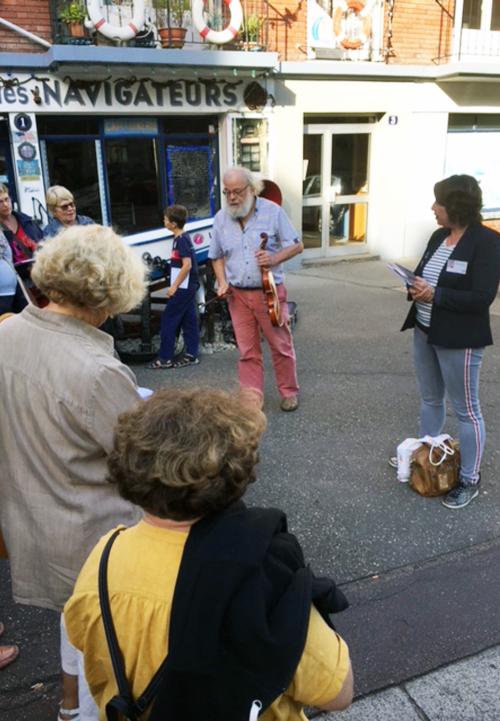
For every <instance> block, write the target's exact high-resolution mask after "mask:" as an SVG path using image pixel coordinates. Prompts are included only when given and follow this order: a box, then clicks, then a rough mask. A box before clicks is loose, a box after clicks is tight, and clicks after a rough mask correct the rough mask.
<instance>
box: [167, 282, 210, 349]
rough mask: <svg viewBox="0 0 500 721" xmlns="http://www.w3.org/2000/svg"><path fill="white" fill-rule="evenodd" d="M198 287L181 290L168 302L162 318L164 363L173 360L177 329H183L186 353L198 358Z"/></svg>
mask: <svg viewBox="0 0 500 721" xmlns="http://www.w3.org/2000/svg"><path fill="white" fill-rule="evenodd" d="M197 290H198V287H197V286H196V287H195V288H179V289H178V290H177V291H176V292H175V293H174V295H173V296H172V297H171V298H170V299H169V300H168V301H167V305H166V306H165V310H164V311H163V315H162V317H161V328H160V339H161V343H160V352H159V354H158V355H159V357H160V358H161V360H163V361H167V360H173V357H174V351H175V339H176V335H177V329H178V328H179V327H180V328H181V329H182V334H183V336H184V343H185V345H186V353H188V354H189V355H191V356H193V358H197V357H198V349H199V343H200V331H199V328H198V317H197V315H196V305H195V297H196V291H197Z"/></svg>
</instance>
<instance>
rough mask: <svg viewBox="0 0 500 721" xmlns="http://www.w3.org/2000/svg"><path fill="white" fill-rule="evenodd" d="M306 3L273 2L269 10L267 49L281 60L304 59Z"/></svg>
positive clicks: (282, 0)
mask: <svg viewBox="0 0 500 721" xmlns="http://www.w3.org/2000/svg"><path fill="white" fill-rule="evenodd" d="M306 25H307V3H306V2H305V0H304V2H300V0H299V1H298V2H296V3H295V4H290V3H288V2H286V0H277V1H276V2H273V3H272V5H271V7H270V10H269V28H268V33H269V35H268V38H269V41H268V50H270V51H272V52H278V53H279V54H280V58H281V60H305V59H306V52H305V51H306V46H307V29H306Z"/></svg>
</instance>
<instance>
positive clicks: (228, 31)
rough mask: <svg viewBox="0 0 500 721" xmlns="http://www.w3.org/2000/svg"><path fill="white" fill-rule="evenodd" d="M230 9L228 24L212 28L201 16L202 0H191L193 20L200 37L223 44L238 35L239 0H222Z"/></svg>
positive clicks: (239, 24)
mask: <svg viewBox="0 0 500 721" xmlns="http://www.w3.org/2000/svg"><path fill="white" fill-rule="evenodd" d="M224 2H225V3H226V5H229V9H230V10H231V19H230V21H229V25H228V26H227V28H224V30H212V29H211V28H209V27H208V25H207V24H206V22H205V18H204V17H203V8H204V5H205V3H204V0H194V2H193V21H194V25H195V27H196V29H197V30H198V32H199V33H200V35H201V37H202V38H204V39H206V40H208V42H210V43H216V44H217V45H224V43H230V42H231V41H232V40H234V38H235V37H236V36H237V35H238V31H239V29H240V27H241V23H242V22H243V10H242V8H241V3H240V0H224Z"/></svg>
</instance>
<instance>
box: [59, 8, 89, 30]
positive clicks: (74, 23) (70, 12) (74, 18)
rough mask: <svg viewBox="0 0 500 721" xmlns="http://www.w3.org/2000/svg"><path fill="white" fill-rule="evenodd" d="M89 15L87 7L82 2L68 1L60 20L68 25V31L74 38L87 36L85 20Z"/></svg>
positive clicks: (60, 14)
mask: <svg viewBox="0 0 500 721" xmlns="http://www.w3.org/2000/svg"><path fill="white" fill-rule="evenodd" d="M86 16H87V9H86V7H85V5H83V4H82V3H81V2H77V1H75V2H68V3H66V5H65V6H64V7H63V8H62V10H61V11H60V13H59V20H60V21H61V22H63V23H65V24H66V25H67V26H68V32H69V34H70V35H71V37H73V38H83V37H85V26H84V24H83V21H84V20H85V17H86Z"/></svg>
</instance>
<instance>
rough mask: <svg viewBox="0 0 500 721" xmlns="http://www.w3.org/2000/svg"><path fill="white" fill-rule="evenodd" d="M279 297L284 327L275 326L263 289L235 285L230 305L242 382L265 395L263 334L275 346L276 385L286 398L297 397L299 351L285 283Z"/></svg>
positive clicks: (279, 287) (229, 299) (273, 359)
mask: <svg viewBox="0 0 500 721" xmlns="http://www.w3.org/2000/svg"><path fill="white" fill-rule="evenodd" d="M278 297H279V300H280V304H281V314H282V317H283V320H284V324H283V326H282V327H281V328H276V327H275V326H273V325H272V323H271V320H270V318H269V314H268V312H267V302H266V297H265V295H264V293H263V291H262V289H261V288H257V289H255V290H239V289H238V288H234V287H232V288H231V294H230V295H229V296H228V305H229V312H230V313H231V320H232V323H233V328H234V333H235V336H236V343H237V344H238V350H239V353H240V358H239V362H238V372H239V378H240V384H241V385H242V386H245V387H249V388H254V389H256V390H258V391H259V392H260V393H261V394H262V395H264V363H263V358H262V348H261V334H262V335H263V336H264V338H265V339H266V340H267V342H268V344H269V348H270V349H271V356H272V362H273V368H274V375H275V377H276V385H277V386H278V390H279V392H280V395H281V396H282V398H286V397H289V396H296V395H297V394H298V392H299V385H298V382H297V367H296V359H295V350H294V347H293V340H292V335H291V333H290V330H289V328H288V305H287V302H286V288H285V286H284V285H282V284H281V285H279V286H278Z"/></svg>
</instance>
